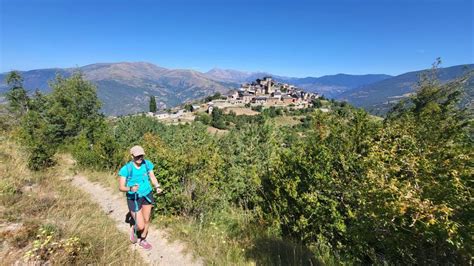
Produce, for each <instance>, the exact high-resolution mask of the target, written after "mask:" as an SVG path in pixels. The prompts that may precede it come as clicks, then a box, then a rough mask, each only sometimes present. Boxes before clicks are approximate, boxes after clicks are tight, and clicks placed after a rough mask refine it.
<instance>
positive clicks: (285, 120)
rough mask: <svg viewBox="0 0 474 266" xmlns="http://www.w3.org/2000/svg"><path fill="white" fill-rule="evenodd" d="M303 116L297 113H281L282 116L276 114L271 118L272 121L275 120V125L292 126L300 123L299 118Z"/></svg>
mask: <svg viewBox="0 0 474 266" xmlns="http://www.w3.org/2000/svg"><path fill="white" fill-rule="evenodd" d="M303 117H304V116H303V115H297V116H286V115H283V116H277V117H274V118H272V119H273V121H274V122H275V125H276V126H279V127H281V126H289V127H291V126H294V125H298V124H300V123H301V121H300V119H301V118H303Z"/></svg>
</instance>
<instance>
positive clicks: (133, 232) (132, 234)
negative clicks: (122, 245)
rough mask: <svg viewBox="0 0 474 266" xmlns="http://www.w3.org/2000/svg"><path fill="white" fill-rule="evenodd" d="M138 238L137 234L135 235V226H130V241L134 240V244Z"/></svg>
mask: <svg viewBox="0 0 474 266" xmlns="http://www.w3.org/2000/svg"><path fill="white" fill-rule="evenodd" d="M137 241H138V239H137V236H136V235H135V230H134V229H133V226H132V227H130V242H132V244H135V243H137Z"/></svg>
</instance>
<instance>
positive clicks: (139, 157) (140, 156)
mask: <svg viewBox="0 0 474 266" xmlns="http://www.w3.org/2000/svg"><path fill="white" fill-rule="evenodd" d="M133 159H134V160H143V155H138V156H133Z"/></svg>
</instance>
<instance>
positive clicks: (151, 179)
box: [148, 171, 163, 193]
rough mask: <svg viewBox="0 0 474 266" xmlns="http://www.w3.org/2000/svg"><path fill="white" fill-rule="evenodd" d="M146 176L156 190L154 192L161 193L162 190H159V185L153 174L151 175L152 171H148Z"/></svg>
mask: <svg viewBox="0 0 474 266" xmlns="http://www.w3.org/2000/svg"><path fill="white" fill-rule="evenodd" d="M148 176H149V177H150V181H151V183H152V184H153V187H154V188H155V189H156V192H158V193H161V191H163V190H162V189H161V188H160V183H158V180H157V179H156V176H155V173H153V171H150V172H149V175H148Z"/></svg>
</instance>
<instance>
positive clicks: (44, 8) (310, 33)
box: [0, 0, 474, 77]
mask: <svg viewBox="0 0 474 266" xmlns="http://www.w3.org/2000/svg"><path fill="white" fill-rule="evenodd" d="M0 1H1V6H0V16H1V24H0V36H1V41H0V46H1V47H0V51H1V53H0V72H5V71H10V70H12V69H18V70H30V69H37V68H50V67H74V66H82V65H86V64H91V63H97V62H120V61H146V62H151V63H154V64H157V65H160V66H163V67H167V68H191V69H195V70H199V71H207V70H209V69H211V68H213V67H219V68H230V69H238V70H246V71H268V72H271V73H273V74H278V75H286V76H296V77H304V76H321V75H326V74H336V73H350V74H366V73H386V74H392V75H393V74H401V73H404V72H407V71H411V70H419V69H424V68H427V67H429V66H430V65H431V63H432V62H434V60H435V58H436V57H441V58H442V60H443V66H451V65H458V64H465V63H473V62H474V60H473V46H474V42H473V35H474V32H473V24H474V17H473V12H474V11H473V4H472V2H473V1H472V0H398V1H395V0H393V1H391V0H332V1H329V0H325V1H317V0H313V1H310V0H307V1H299V0H293V1H269V0H242V1H237V0H227V1H226V0H213V1H211V0H199V1H198V0H194V1H193V0H187V1H185V0H174V1H162V0H155V1H151V0H149V1H140V0H134V1H121V0H113V1H112V0H108V1H104V0H102V1H101V0H95V1H89V0H87V1H78V0H67V1H66V0H0Z"/></svg>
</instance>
